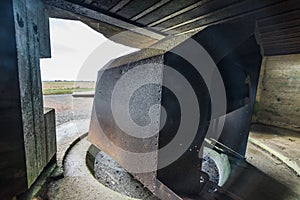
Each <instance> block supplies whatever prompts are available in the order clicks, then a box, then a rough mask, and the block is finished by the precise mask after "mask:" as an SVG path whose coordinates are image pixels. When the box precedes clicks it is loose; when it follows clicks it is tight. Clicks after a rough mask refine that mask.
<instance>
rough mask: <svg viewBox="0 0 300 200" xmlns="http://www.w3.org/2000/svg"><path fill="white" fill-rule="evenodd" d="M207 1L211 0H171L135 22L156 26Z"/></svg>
mask: <svg viewBox="0 0 300 200" xmlns="http://www.w3.org/2000/svg"><path fill="white" fill-rule="evenodd" d="M209 1H211V0H202V1H198V0H173V1H171V2H169V3H167V4H166V5H164V6H162V7H160V8H158V9H157V10H155V11H153V12H151V13H149V14H148V15H146V16H144V17H142V18H141V19H139V20H138V21H137V22H138V23H140V24H144V25H148V26H156V25H157V24H160V23H162V22H164V21H167V20H169V19H171V18H174V17H176V16H178V15H181V14H183V13H186V12H188V11H190V10H193V9H194V8H197V7H199V6H201V5H203V4H204V3H206V2H209Z"/></svg>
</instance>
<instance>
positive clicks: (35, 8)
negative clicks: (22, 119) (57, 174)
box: [24, 0, 47, 185]
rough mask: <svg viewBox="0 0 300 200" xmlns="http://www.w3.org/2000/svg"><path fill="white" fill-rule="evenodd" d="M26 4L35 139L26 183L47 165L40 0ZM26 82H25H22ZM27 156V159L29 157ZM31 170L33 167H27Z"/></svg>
mask: <svg viewBox="0 0 300 200" xmlns="http://www.w3.org/2000/svg"><path fill="white" fill-rule="evenodd" d="M26 6H27V31H28V32H27V34H28V35H27V37H28V52H29V54H28V59H29V68H30V73H31V74H30V78H31V79H30V82H31V87H32V104H33V110H32V115H33V122H34V129H33V130H34V135H35V140H34V141H32V143H35V145H36V149H35V154H36V156H35V158H34V157H31V156H32V155H31V154H30V155H29V156H30V159H33V160H34V162H35V163H36V169H35V171H34V174H35V177H33V179H28V185H31V184H33V183H34V181H35V180H36V179H37V177H38V176H39V175H40V173H41V172H42V171H43V169H44V167H45V166H46V165H47V161H46V135H45V128H44V127H45V123H44V105H43V95H42V81H41V72H40V48H39V47H40V44H39V31H40V27H39V26H38V21H39V20H40V18H41V16H38V15H37V14H38V13H39V10H41V9H42V2H41V0H30V1H26ZM24 84H26V83H24ZM29 156H28V157H27V159H28V158H29ZM29 170H33V169H31V168H30V169H29Z"/></svg>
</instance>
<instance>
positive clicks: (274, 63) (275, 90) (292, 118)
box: [256, 54, 300, 131]
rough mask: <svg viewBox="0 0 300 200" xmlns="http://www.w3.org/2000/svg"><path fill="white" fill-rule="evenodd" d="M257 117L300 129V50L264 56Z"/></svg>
mask: <svg viewBox="0 0 300 200" xmlns="http://www.w3.org/2000/svg"><path fill="white" fill-rule="evenodd" d="M256 121H257V122H261V123H265V124H269V125H274V126H279V127H283V128H289V129H293V130H298V131H300V54H295V55H285V56H271V57H265V58H264V60H263V63H262V69H261V75H260V83H259V88H258V94H257V102H256Z"/></svg>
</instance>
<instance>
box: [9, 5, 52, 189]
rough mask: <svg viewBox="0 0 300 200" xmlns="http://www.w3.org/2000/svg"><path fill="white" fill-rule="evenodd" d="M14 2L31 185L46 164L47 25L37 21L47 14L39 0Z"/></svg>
mask: <svg viewBox="0 0 300 200" xmlns="http://www.w3.org/2000/svg"><path fill="white" fill-rule="evenodd" d="M13 3H14V16H15V37H16V47H17V60H18V73H19V74H18V75H19V88H20V99H21V113H22V122H23V137H24V148H25V158H26V171H27V185H28V187H30V186H31V185H32V184H33V182H34V181H35V180H36V178H37V177H38V176H39V175H40V173H41V172H42V171H43V169H44V167H45V166H46V165H47V160H46V157H47V156H46V135H45V123H44V112H43V98H42V84H41V75H40V35H42V34H43V32H42V30H45V29H42V28H41V27H40V25H41V24H42V23H39V22H38V21H39V20H42V19H44V17H45V16H43V15H42V16H39V14H41V13H43V12H42V10H43V5H42V2H41V1H40V0H34V1H27V0H22V1H20V0H13ZM46 35H47V34H46Z"/></svg>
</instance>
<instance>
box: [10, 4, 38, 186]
mask: <svg viewBox="0 0 300 200" xmlns="http://www.w3.org/2000/svg"><path fill="white" fill-rule="evenodd" d="M14 6H15V8H14V9H15V17H16V19H18V18H19V19H22V20H21V21H22V26H19V23H18V20H16V21H15V27H16V40H17V41H16V45H17V53H18V66H19V87H20V91H21V92H20V97H21V113H22V121H23V134H24V135H23V137H24V145H25V147H24V148H25V157H26V173H27V184H28V186H30V185H31V183H32V180H34V177H36V176H37V174H36V173H35V172H36V169H37V164H36V162H35V159H36V157H35V156H36V143H35V141H36V135H35V130H34V117H33V103H32V86H31V68H30V63H29V50H28V44H29V41H28V29H27V26H28V22H27V12H26V2H25V1H19V0H14ZM18 15H19V17H18Z"/></svg>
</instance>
